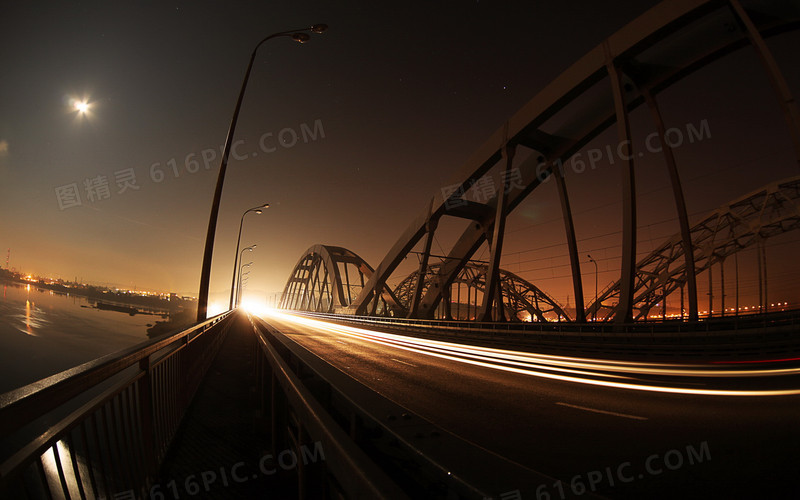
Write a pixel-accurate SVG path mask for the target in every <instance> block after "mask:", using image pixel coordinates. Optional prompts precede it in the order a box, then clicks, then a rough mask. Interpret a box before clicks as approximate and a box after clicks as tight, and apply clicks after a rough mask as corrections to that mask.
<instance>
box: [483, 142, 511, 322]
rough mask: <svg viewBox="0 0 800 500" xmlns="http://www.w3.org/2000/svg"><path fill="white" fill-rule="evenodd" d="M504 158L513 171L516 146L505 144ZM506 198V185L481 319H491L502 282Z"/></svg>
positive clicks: (497, 215)
mask: <svg viewBox="0 0 800 500" xmlns="http://www.w3.org/2000/svg"><path fill="white" fill-rule="evenodd" d="M502 149H503V158H504V159H505V163H506V164H505V171H506V173H508V172H510V171H511V165H512V162H513V160H514V152H515V150H516V146H515V145H512V144H509V143H505V144H504V145H503V148H502ZM506 199H507V193H506V189H505V187H501V188H500V189H499V190H498V192H497V211H496V213H495V218H494V229H493V231H492V240H491V242H492V246H491V253H490V256H489V265H488V266H487V269H486V286H485V288H484V291H483V303H482V304H481V309H480V312H479V313H478V318H479V321H491V320H492V312H493V310H494V307H493V305H494V304H493V302H494V301H495V296H496V294H497V289H498V288H499V287H500V286H501V284H500V257H501V255H502V253H503V236H504V233H505V228H506ZM497 309H498V317H503V316H504V314H503V300H502V294H501V299H500V300H499V301H498V304H497Z"/></svg>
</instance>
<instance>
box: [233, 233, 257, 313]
mask: <svg viewBox="0 0 800 500" xmlns="http://www.w3.org/2000/svg"><path fill="white" fill-rule="evenodd" d="M256 246H258V245H250V246H249V247H247V248H244V249H242V251H241V252H240V253H239V262H241V261H242V258H243V257H244V253H245V252H252V251H253V250H254V249H255V248H256ZM250 264H252V262H249V263H248V264H247V266H249V265H250ZM247 266H239V268H238V269H234V271H233V272H234V275H236V272H237V271H238V272H239V277H238V279H239V280H241V279H242V268H244V267H247ZM234 288H235V289H236V294H237V295H238V294H239V285H238V282H237V284H236V285H235V286H234ZM234 305H235V303H234ZM231 309H233V305H232V306H231Z"/></svg>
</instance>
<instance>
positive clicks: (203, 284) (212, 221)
mask: <svg viewBox="0 0 800 500" xmlns="http://www.w3.org/2000/svg"><path fill="white" fill-rule="evenodd" d="M327 29H328V26H327V25H325V24H315V25H313V26H311V27H308V28H301V29H297V30H291V31H280V32H278V33H273V34H271V35H269V36H268V37H266V38H264V39H263V40H261V41H260V42H258V43H257V44H256V46H255V48H254V49H253V53H252V54H251V55H250V63H249V64H248V65H247V71H246V72H245V74H244V79H243V80H242V89H241V90H240V91H239V98H238V99H237V100H236V107H235V108H234V109H233V118H231V125H230V128H228V137H227V138H226V139H225V149H224V150H223V153H222V161H221V162H220V165H219V175H218V176H217V187H216V189H215V190H214V201H213V202H212V203H211V216H210V217H209V219H208V233H207V234H206V246H205V250H204V252H203V268H202V270H201V272H200V292H199V293H198V294H197V321H198V322H200V321H205V319H206V312H207V309H208V285H209V282H210V281H211V258H212V257H213V254H214V235H215V234H216V231H217V216H218V215H219V202H220V199H221V198H222V184H223V183H224V182H225V170H226V169H227V167H228V157H229V156H230V153H231V144H233V132H234V130H235V129H236V121H237V120H238V118H239V110H240V109H241V107H242V99H243V98H244V91H245V89H246V88H247V81H248V79H249V78H250V71H251V70H252V69H253V62H254V61H255V58H256V52H258V48H259V47H261V45H262V44H263V43H264V42H266V41H267V40H270V39H272V38H278V37H284V36H285V37H289V38H291V39H292V40H294V41H296V42H299V43H305V42H307V41H308V40H310V39H311V37H310V36H309V35H308V33H306V32H311V33H324V32H325V30H327Z"/></svg>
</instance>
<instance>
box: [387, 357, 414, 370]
mask: <svg viewBox="0 0 800 500" xmlns="http://www.w3.org/2000/svg"><path fill="white" fill-rule="evenodd" d="M389 359H391V360H392V361H397V362H398V363H403V364H404V365H408V366H413V367H414V368H416V367H417V365H412V364H411V363H406V362H405V361H400V360H399V359H395V358H389Z"/></svg>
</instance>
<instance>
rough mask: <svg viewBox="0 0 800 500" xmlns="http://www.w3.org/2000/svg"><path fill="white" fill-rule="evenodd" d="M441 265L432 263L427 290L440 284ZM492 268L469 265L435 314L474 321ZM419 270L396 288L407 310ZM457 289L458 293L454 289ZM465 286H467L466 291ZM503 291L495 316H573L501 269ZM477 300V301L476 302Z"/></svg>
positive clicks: (426, 279)
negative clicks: (438, 280) (437, 278)
mask: <svg viewBox="0 0 800 500" xmlns="http://www.w3.org/2000/svg"><path fill="white" fill-rule="evenodd" d="M440 266H441V264H432V265H430V266H428V269H427V272H426V273H425V277H424V280H423V281H422V283H423V285H422V287H423V291H426V290H428V289H429V288H430V287H431V286H433V287H435V286H437V282H436V280H435V276H437V274H438V272H439V267H440ZM487 272H488V267H487V266H485V265H478V264H475V263H472V262H470V263H468V264H467V265H465V266H464V267H463V268H462V269H461V272H460V273H459V274H458V276H457V277H456V279H455V280H453V282H452V284H451V285H450V289H449V290H447V291H445V292H444V294H443V295H444V297H445V300H443V301H442V303H441V305H440V307H439V308H438V309H437V312H436V313H435V314H434V317H436V318H437V319H453V318H455V319H458V320H474V319H476V318H475V315H476V314H477V312H478V304H477V301H478V300H479V293H480V294H481V295H482V294H484V293H486V274H487ZM418 276H419V271H415V272H413V273H411V274H409V275H408V276H407V277H406V278H405V279H404V280H403V281H401V282H400V284H398V285H397V287H395V289H394V295H395V297H397V300H398V302H399V303H400V305H401V306H403V307H404V308H405V309H406V310H408V309H409V308H410V307H411V303H412V301H413V296H414V292H415V288H416V286H417V281H418ZM453 288H456V293H454V292H453ZM462 288H466V290H465V293H466V297H464V294H462ZM500 290H501V293H502V294H503V301H502V305H503V307H502V312H501V311H495V313H494V314H495V315H497V316H504V317H505V318H507V319H509V320H511V321H537V322H549V321H569V320H570V317H569V315H568V314H567V312H566V311H564V308H563V307H562V306H561V305H560V304H559V303H558V302H557V301H556V300H555V299H553V298H552V297H550V296H549V295H547V294H546V293H545V292H543V291H542V290H540V289H539V288H538V287H536V286H535V285H534V284H532V283H530V282H528V281H526V280H524V279H522V278H520V277H519V276H517V275H516V274H514V273H511V272H509V271H506V270H505V269H500ZM464 299H465V300H466V302H465V301H464ZM473 302H475V304H474V305H473Z"/></svg>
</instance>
